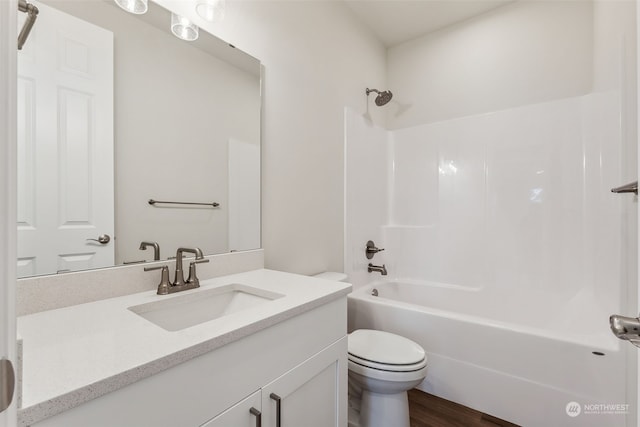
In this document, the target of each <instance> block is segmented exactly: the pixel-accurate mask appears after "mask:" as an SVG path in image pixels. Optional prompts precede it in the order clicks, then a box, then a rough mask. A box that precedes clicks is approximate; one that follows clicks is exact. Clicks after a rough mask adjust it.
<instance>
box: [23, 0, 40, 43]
mask: <svg viewBox="0 0 640 427" xmlns="http://www.w3.org/2000/svg"><path fill="white" fill-rule="evenodd" d="M18 10H19V11H20V12H24V13H26V14H27V20H26V21H24V26H23V27H22V30H21V31H20V34H19V35H18V50H22V46H24V43H25V42H26V41H27V37H29V33H30V32H31V29H32V28H33V24H35V23H36V19H37V18H38V12H39V11H38V8H37V7H35V6H34V5H32V4H31V3H27V1H26V0H18Z"/></svg>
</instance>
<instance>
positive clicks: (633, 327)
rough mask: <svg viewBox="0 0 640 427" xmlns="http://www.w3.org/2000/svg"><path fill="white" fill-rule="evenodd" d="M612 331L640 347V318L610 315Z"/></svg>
mask: <svg viewBox="0 0 640 427" xmlns="http://www.w3.org/2000/svg"><path fill="white" fill-rule="evenodd" d="M609 326H610V327H611V332H613V334H614V335H615V336H616V337H618V338H620V339H621V340H626V341H629V342H630V343H631V344H633V345H635V346H636V347H640V319H639V318H637V317H626V316H620V315H617V314H614V315H613V316H611V317H609Z"/></svg>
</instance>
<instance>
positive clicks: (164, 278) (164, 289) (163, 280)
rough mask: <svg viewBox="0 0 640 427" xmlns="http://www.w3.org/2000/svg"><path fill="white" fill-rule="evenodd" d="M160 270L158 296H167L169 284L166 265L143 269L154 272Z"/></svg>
mask: <svg viewBox="0 0 640 427" xmlns="http://www.w3.org/2000/svg"><path fill="white" fill-rule="evenodd" d="M160 269H162V273H161V274H162V275H161V277H160V283H159V284H158V292H157V293H158V295H167V294H168V293H169V288H170V287H171V282H170V281H169V267H168V266H166V265H159V266H157V267H145V268H144V271H154V270H160Z"/></svg>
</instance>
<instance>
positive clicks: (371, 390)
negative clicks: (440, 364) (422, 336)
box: [348, 329, 427, 427]
mask: <svg viewBox="0 0 640 427" xmlns="http://www.w3.org/2000/svg"><path fill="white" fill-rule="evenodd" d="M348 348H349V354H348V366H349V393H350V396H349V406H350V409H351V410H350V414H349V415H350V419H349V425H350V426H354V427H355V426H359V427H389V426H394V427H409V401H408V399H407V391H408V390H410V389H412V388H413V387H415V386H417V385H418V384H420V383H421V382H422V381H423V380H424V378H425V377H426V375H427V358H426V355H425V352H424V349H423V348H422V347H421V346H420V345H419V344H417V343H415V342H413V341H411V340H409V339H407V338H404V337H401V336H399V335H395V334H392V333H389V332H384V331H375V330H370V329H358V330H356V331H353V332H352V333H350V334H349V344H348Z"/></svg>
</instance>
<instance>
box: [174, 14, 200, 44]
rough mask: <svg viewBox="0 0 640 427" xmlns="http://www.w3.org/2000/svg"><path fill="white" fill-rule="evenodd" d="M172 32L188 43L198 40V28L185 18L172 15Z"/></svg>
mask: <svg viewBox="0 0 640 427" xmlns="http://www.w3.org/2000/svg"><path fill="white" fill-rule="evenodd" d="M171 32H172V33H173V34H174V35H175V36H176V37H178V38H179V39H182V40H186V41H188V42H191V41H194V40H196V39H197V38H198V32H199V29H198V27H197V26H196V25H195V24H194V23H193V22H191V21H189V20H188V19H187V18H185V17H184V16H180V15H176V14H175V13H172V14H171Z"/></svg>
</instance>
